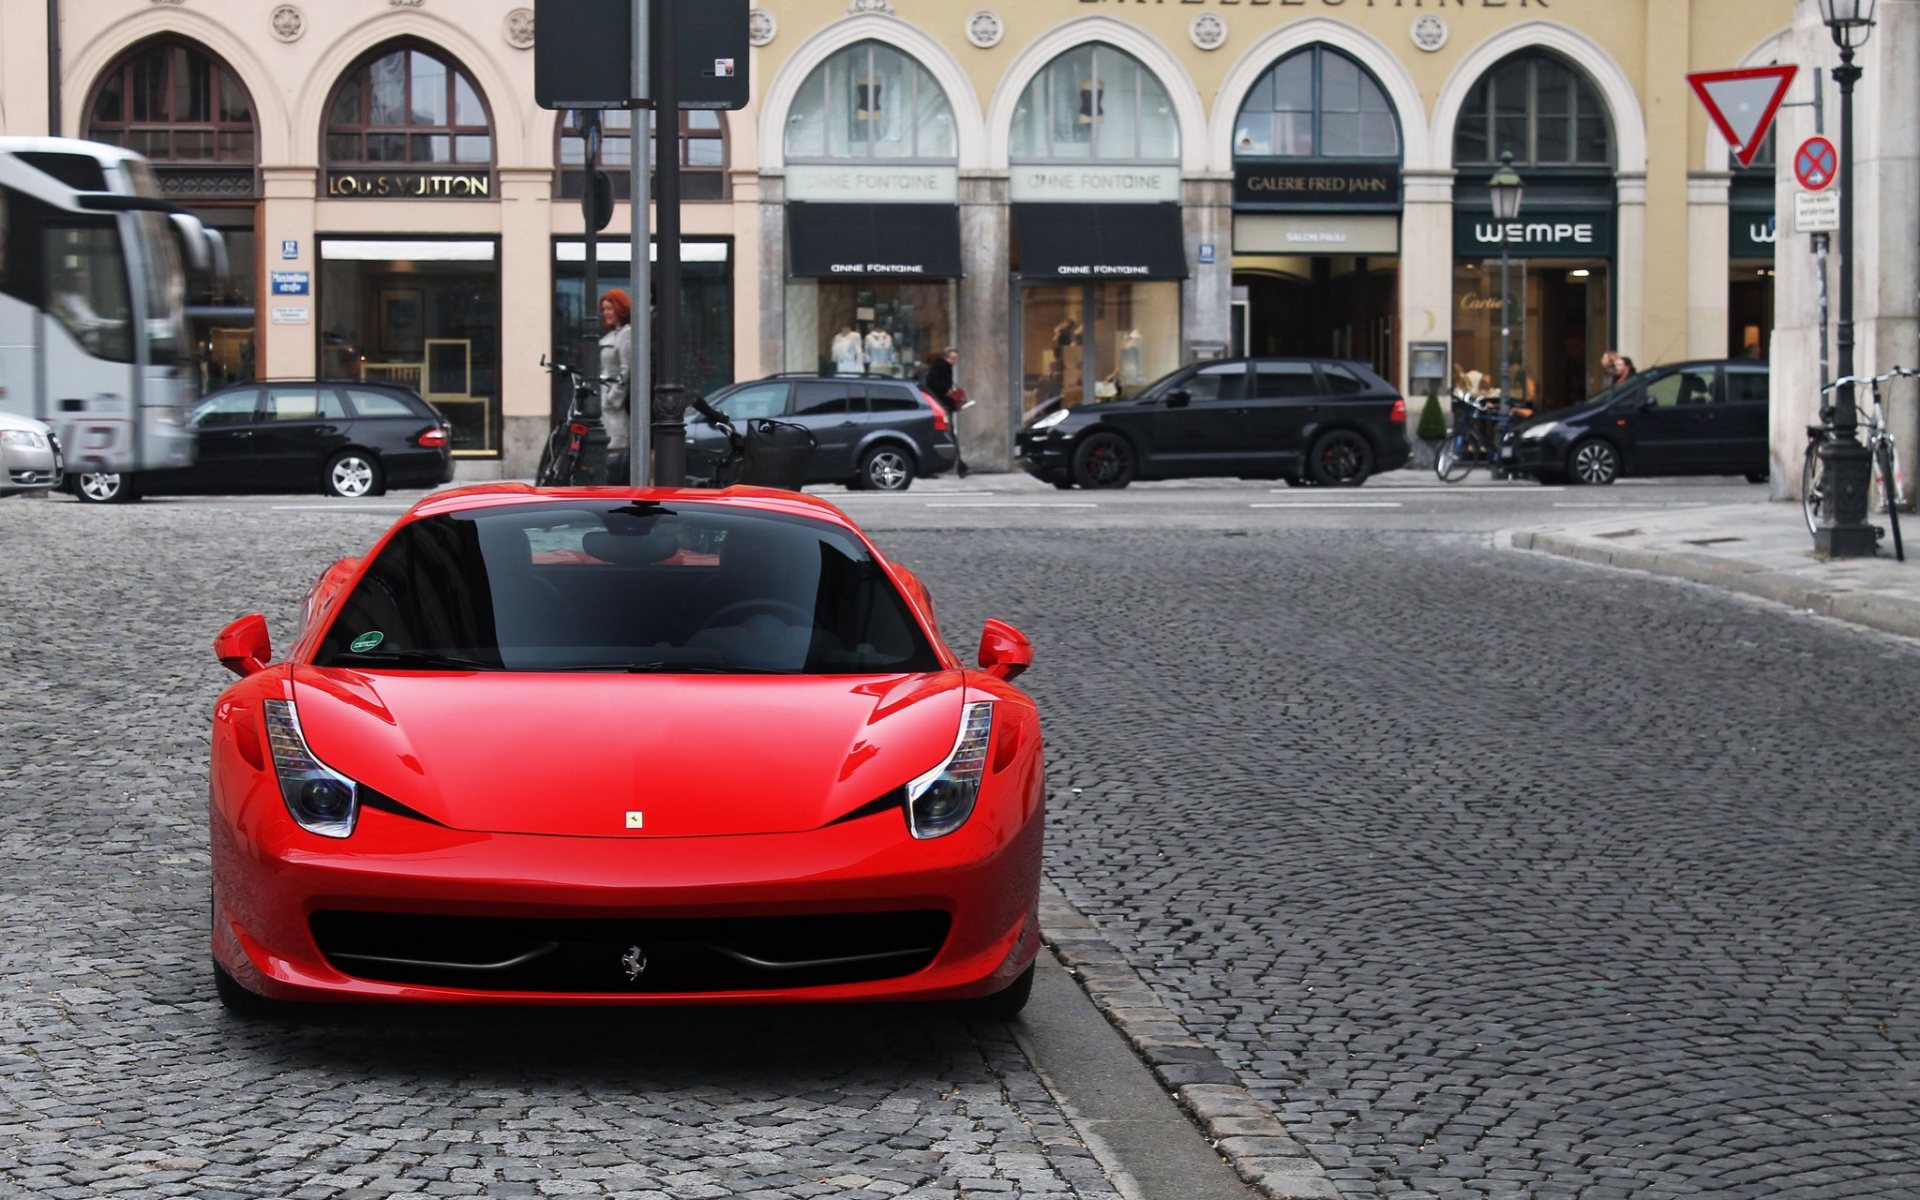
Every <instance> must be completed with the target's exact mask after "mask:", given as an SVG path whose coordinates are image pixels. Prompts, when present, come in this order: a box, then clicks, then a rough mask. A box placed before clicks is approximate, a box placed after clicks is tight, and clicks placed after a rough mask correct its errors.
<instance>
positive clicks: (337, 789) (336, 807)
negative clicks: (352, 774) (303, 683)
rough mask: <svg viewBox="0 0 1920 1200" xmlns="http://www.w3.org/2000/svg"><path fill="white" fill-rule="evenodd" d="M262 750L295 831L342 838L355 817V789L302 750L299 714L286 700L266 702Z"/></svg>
mask: <svg viewBox="0 0 1920 1200" xmlns="http://www.w3.org/2000/svg"><path fill="white" fill-rule="evenodd" d="M264 707H265V708H266V710H267V745H268V746H269V747H270V748H271V749H272V751H273V773H274V774H275V775H276V776H278V777H279V780H280V798H281V799H282V800H285V801H286V802H287V812H288V813H289V814H290V815H291V816H292V817H293V819H294V821H295V822H297V823H298V824H299V826H300V828H302V829H304V830H306V831H307V832H309V833H317V834H319V835H320V836H321V837H330V838H343V837H346V836H348V835H349V834H351V833H352V832H353V822H354V818H356V817H358V816H359V815H360V785H359V784H357V783H355V782H354V781H353V780H351V779H348V778H347V777H346V776H345V775H342V774H340V772H338V771H335V770H333V769H332V768H330V767H328V766H327V765H326V764H325V763H323V762H321V761H320V760H319V759H317V758H315V757H314V756H313V751H311V750H309V749H307V739H306V736H305V735H304V734H302V733H301V732H300V714H299V712H298V711H296V710H295V709H294V707H293V701H291V700H268V701H266V702H265V706H264Z"/></svg>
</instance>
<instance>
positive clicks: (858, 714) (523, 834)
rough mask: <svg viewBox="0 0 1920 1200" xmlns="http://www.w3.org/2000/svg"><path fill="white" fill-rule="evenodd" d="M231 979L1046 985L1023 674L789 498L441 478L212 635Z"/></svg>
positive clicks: (223, 910) (863, 547) (653, 985)
mask: <svg viewBox="0 0 1920 1200" xmlns="http://www.w3.org/2000/svg"><path fill="white" fill-rule="evenodd" d="M215 649H216V652H217V653H218V654H219V657H220V661H221V662H222V663H224V664H226V665H227V666H228V667H229V668H231V669H232V670H233V671H234V672H235V673H236V674H238V675H240V676H241V681H240V682H239V683H236V684H234V685H233V686H232V687H230V688H228V689H227V690H226V692H225V693H223V694H222V695H221V697H220V699H219V702H218V704H217V705H216V706H215V709H214V721H213V749H212V755H213V766H212V780H211V797H210V808H211V813H210V821H211V827H212V828H211V842H212V851H213V958H214V982H215V985H216V987H217V990H218V993H219V996H220V999H221V1000H222V1002H224V1003H225V1004H226V1005H227V1007H228V1008H229V1009H232V1010H234V1011H236V1012H240V1013H243V1014H245V1013H255V1012H259V1011H261V1010H262V1009H264V1008H268V1007H272V1004H273V1002H274V1001H280V1000H373V1001H433V1002H443V1003H487V1004H514V1003H542V1004H550V1003H580V1004H636V1003H638V1004H646V1003H731V1002H746V1003H765V1002H794V1001H829V1000H879V999H915V1000H935V999H949V1000H973V1001H976V1002H977V1006H978V1007H980V1008H982V1009H984V1010H985V1011H988V1012H991V1013H996V1014H1001V1015H1011V1014H1012V1013H1014V1012H1017V1011H1018V1010H1019V1008H1020V1007H1021V1005H1023V1004H1024V1003H1025V1001H1026V998H1027V994H1028V992H1029V990H1030V989H1031V987H1032V981H1033V960H1034V955H1035V954H1036V952H1037V951H1038V949H1039V927H1038V918H1037V899H1038V890H1039V878H1040V852H1041V832H1042V824H1043V816H1044V808H1045V788H1044V786H1043V770H1042V749H1041V738H1040V722H1039V717H1038V714H1037V713H1036V711H1035V709H1034V706H1033V703H1032V701H1031V700H1029V699H1028V698H1027V696H1026V695H1025V693H1023V692H1021V691H1020V690H1019V689H1017V688H1015V687H1013V686H1011V684H1010V683H1009V681H1010V680H1011V679H1012V678H1013V677H1014V676H1016V675H1018V674H1019V673H1020V672H1021V671H1022V670H1024V669H1025V668H1026V667H1027V666H1028V665H1029V664H1030V663H1031V662H1032V661H1033V651H1032V648H1031V646H1030V645H1029V644H1028V642H1027V640H1026V639H1025V638H1024V637H1022V636H1021V635H1020V634H1019V632H1018V631H1016V630H1014V629H1013V628H1011V627H1010V626H1007V625H1005V624H1002V623H1001V622H998V621H988V622H987V623H986V630H985V633H984V636H983V637H982V639H981V643H980V653H979V664H980V665H979V669H978V670H973V669H969V668H967V667H965V666H963V665H962V663H961V661H960V659H959V658H958V656H956V655H955V654H954V652H953V651H952V650H951V649H949V648H948V647H947V646H946V645H945V644H944V643H943V642H942V641H941V640H940V635H939V633H938V631H937V629H936V627H935V623H934V616H933V605H932V602H931V601H930V599H929V598H928V595H927V592H926V589H925V588H924V587H923V586H922V585H921V583H920V581H919V580H918V579H916V578H915V577H914V576H913V574H912V573H911V572H909V571H907V570H906V569H905V568H903V567H901V566H899V565H897V564H895V563H891V562H889V561H887V559H886V558H885V557H884V556H883V555H882V554H881V553H880V552H879V551H878V550H876V549H875V548H874V546H873V544H872V543H871V542H869V541H868V540H867V538H866V537H865V535H863V534H862V533H861V532H860V530H859V529H858V528H857V527H856V526H855V525H854V524H853V523H852V522H851V521H850V520H848V518H847V517H846V516H845V515H844V514H842V513H841V512H840V511H839V510H838V509H836V508H833V507H832V506H830V505H828V504H826V503H823V502H821V501H819V500H815V499H812V498H810V497H807V496H803V495H800V494H798V493H794V492H780V491H770V490H762V489H756V488H733V489H729V490H727V491H721V492H714V491H696V490H684V489H681V490H669V489H638V490H628V489H610V488H583V489H575V490H544V489H542V490H536V489H534V488H530V487H526V486H523V485H503V486H488V487H475V488H463V489H457V490H454V491H449V492H441V493H439V494H437V495H433V496H430V497H428V498H426V499H425V500H423V501H421V502H420V503H419V504H418V505H416V506H415V507H414V508H413V510H412V511H411V512H409V513H408V514H407V515H406V516H404V517H402V518H401V519H400V521H399V522H398V523H397V524H396V525H395V526H394V527H393V528H392V529H391V530H389V531H388V532H387V534H386V536H385V537H383V538H382V539H381V540H380V542H379V544H378V545H376V546H375V547H374V548H373V551H372V552H371V553H370V554H368V555H367V556H366V557H364V558H359V559H342V560H340V561H339V562H337V563H334V564H333V565H332V566H331V567H329V568H328V569H327V571H326V572H325V573H324V574H323V575H322V576H321V578H320V580H319V582H318V583H316V584H315V585H314V587H313V589H312V591H311V592H309V593H308V596H307V600H306V605H305V610H304V613H303V620H302V628H301V630H300V632H299V633H298V635H297V636H296V638H295V640H294V643H293V649H292V651H291V653H289V654H288V656H287V658H286V661H284V662H281V663H277V664H272V665H269V664H270V660H271V659H272V651H271V650H270V649H269V643H268V638H267V628H266V621H265V619H264V618H263V617H261V616H259V615H258V614H255V615H252V616H247V617H242V618H241V619H240V620H238V621H235V622H234V623H233V624H232V625H230V626H228V627H227V628H226V629H225V630H224V631H223V632H222V633H221V634H220V636H219V637H218V639H217V640H216V642H215Z"/></svg>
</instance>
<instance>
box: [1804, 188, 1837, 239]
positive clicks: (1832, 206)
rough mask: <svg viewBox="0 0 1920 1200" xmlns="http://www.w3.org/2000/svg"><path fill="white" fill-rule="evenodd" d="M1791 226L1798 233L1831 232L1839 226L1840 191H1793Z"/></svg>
mask: <svg viewBox="0 0 1920 1200" xmlns="http://www.w3.org/2000/svg"><path fill="white" fill-rule="evenodd" d="M1793 228H1794V230H1795V231H1796V232H1799V233H1832V232H1833V231H1834V230H1836V229H1838V228H1840V193H1839V192H1795V193H1794V196H1793Z"/></svg>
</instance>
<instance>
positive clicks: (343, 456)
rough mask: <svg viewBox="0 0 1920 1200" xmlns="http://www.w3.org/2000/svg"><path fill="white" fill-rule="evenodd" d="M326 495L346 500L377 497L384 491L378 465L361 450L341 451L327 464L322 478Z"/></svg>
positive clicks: (375, 460) (370, 456)
mask: <svg viewBox="0 0 1920 1200" xmlns="http://www.w3.org/2000/svg"><path fill="white" fill-rule="evenodd" d="M324 487H325V488H326V492H327V495H329V496H339V497H342V498H343V499H347V500H358V499H360V498H362V497H364V496H378V495H380V494H381V493H382V492H384V491H386V486H385V483H384V481H383V480H382V479H381V478H380V463H379V461H378V460H377V459H375V458H374V457H373V455H371V454H368V453H366V452H365V451H363V450H343V451H341V452H340V453H338V454H336V455H334V456H333V459H332V461H330V462H329V463H327V473H326V476H325V477H324Z"/></svg>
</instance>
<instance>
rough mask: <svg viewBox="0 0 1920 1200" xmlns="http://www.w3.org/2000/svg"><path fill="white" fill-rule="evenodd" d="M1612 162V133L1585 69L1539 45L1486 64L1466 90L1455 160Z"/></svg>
mask: <svg viewBox="0 0 1920 1200" xmlns="http://www.w3.org/2000/svg"><path fill="white" fill-rule="evenodd" d="M1503 153H1511V154H1512V155H1513V161H1514V165H1516V166H1521V167H1527V166H1596V167H1603V166H1609V165H1611V164H1612V162H1613V134H1612V130H1611V127H1610V126H1609V124H1608V121H1607V109H1606V105H1605V104H1604V103H1603V102H1602V101H1601V99H1600V96H1599V93H1597V92H1596V91H1594V88H1593V85H1592V84H1590V83H1589V82H1588V81H1587V78H1586V76H1585V75H1583V74H1581V73H1580V72H1579V71H1577V70H1575V69H1574V68H1573V67H1572V66H1569V65H1568V64H1566V63H1563V62H1561V61H1560V60H1559V59H1557V58H1553V57H1551V56H1550V55H1546V54H1541V53H1538V52H1529V53H1525V54H1518V55H1515V56H1513V57H1511V58H1508V59H1506V60H1504V61H1502V62H1500V63H1498V64H1497V65H1495V66H1494V68H1493V69H1492V70H1490V71H1488V72H1487V74H1486V75H1485V76H1483V77H1482V78H1481V80H1480V82H1478V83H1476V84H1475V85H1474V87H1473V91H1472V92H1470V93H1469V94H1468V95H1467V102H1466V105H1465V106H1464V107H1463V108H1462V109H1461V110H1460V120H1459V124H1458V125H1456V126H1455V127H1454V138H1453V158H1454V162H1455V163H1456V164H1457V165H1460V166H1471V165H1480V164H1492V163H1495V162H1498V161H1499V160H1500V156H1501V155H1502V154H1503Z"/></svg>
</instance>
